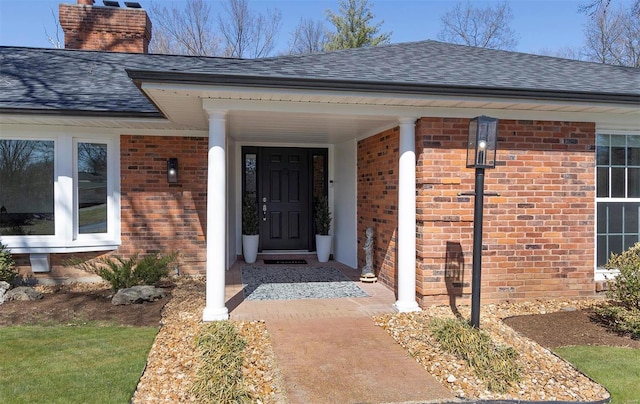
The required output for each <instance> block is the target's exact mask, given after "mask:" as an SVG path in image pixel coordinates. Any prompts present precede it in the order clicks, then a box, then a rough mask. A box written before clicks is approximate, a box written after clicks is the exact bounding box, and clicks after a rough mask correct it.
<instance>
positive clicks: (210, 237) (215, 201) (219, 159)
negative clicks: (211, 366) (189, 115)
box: [202, 111, 229, 321]
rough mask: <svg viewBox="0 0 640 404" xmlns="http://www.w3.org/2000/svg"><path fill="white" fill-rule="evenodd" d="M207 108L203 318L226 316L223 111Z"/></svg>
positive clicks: (227, 312)
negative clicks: (204, 296)
mask: <svg viewBox="0 0 640 404" xmlns="http://www.w3.org/2000/svg"><path fill="white" fill-rule="evenodd" d="M208 112H209V153H208V166H207V235H206V237H207V286H206V306H205V308H204V312H203V313H202V320H203V321H219V320H226V319H228V318H229V310H228V309H227V307H226V306H225V299H224V287H225V275H226V274H225V272H226V271H225V266H226V248H225V246H226V238H227V232H226V178H227V174H226V165H227V163H226V153H225V138H226V111H208Z"/></svg>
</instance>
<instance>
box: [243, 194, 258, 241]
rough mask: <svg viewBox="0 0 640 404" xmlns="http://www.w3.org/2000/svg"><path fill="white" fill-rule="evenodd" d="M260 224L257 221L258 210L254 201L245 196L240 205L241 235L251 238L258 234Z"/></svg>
mask: <svg viewBox="0 0 640 404" xmlns="http://www.w3.org/2000/svg"><path fill="white" fill-rule="evenodd" d="M259 227H260V222H259V221H258V208H256V200H255V199H254V198H251V197H250V196H247V197H245V198H244V203H243V204H242V234H244V235H247V236H253V235H256V234H258V230H259Z"/></svg>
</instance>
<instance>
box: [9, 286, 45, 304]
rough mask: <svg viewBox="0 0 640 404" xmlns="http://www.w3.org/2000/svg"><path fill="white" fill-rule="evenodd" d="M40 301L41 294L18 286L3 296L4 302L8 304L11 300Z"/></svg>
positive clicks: (26, 287)
mask: <svg viewBox="0 0 640 404" xmlns="http://www.w3.org/2000/svg"><path fill="white" fill-rule="evenodd" d="M40 299H42V293H40V292H38V291H36V290H35V289H34V288H32V287H29V286H19V287H17V288H15V289H11V290H10V291H8V292H7V293H6V294H5V295H4V301H5V302H10V301H12V300H20V301H35V300H40Z"/></svg>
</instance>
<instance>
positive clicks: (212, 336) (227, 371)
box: [190, 321, 251, 403]
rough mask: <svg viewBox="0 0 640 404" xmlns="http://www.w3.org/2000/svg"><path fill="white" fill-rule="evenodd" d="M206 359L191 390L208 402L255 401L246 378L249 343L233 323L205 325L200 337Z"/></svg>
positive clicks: (200, 346)
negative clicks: (247, 344)
mask: <svg viewBox="0 0 640 404" xmlns="http://www.w3.org/2000/svg"><path fill="white" fill-rule="evenodd" d="M196 344H197V348H198V351H199V353H200V357H201V358H202V363H201V365H200V368H199V369H198V371H197V373H196V380H195V382H194V383H193V385H192V386H191V389H190V391H191V393H192V394H193V395H194V396H195V397H196V398H197V400H198V401H199V402H204V403H251V397H250V395H249V392H248V390H247V388H246V386H245V384H244V380H243V377H242V363H243V360H244V358H243V352H244V347H245V345H246V342H245V341H244V340H243V339H242V337H240V335H239V334H238V332H237V330H236V328H235V326H234V325H233V323H231V322H229V321H216V322H213V323H210V324H207V325H205V326H203V327H202V329H201V332H200V335H199V336H198V339H197V343H196Z"/></svg>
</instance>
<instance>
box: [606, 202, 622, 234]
mask: <svg viewBox="0 0 640 404" xmlns="http://www.w3.org/2000/svg"><path fill="white" fill-rule="evenodd" d="M608 211H609V215H608V216H609V233H622V222H623V220H624V218H623V216H622V212H623V204H622V203H610V204H609V206H608Z"/></svg>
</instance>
